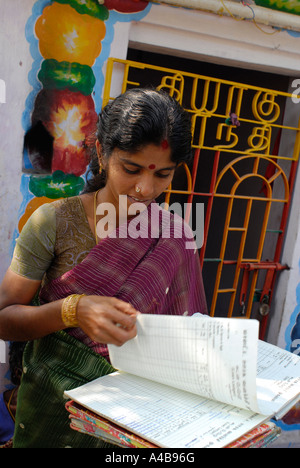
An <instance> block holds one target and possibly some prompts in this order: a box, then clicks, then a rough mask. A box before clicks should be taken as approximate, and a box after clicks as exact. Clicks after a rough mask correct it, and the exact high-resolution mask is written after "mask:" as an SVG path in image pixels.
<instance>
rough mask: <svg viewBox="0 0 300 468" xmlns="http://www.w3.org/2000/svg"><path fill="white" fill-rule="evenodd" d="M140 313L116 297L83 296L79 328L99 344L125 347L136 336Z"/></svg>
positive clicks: (80, 306) (79, 314) (78, 307)
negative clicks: (137, 320) (137, 319)
mask: <svg viewBox="0 0 300 468" xmlns="http://www.w3.org/2000/svg"><path fill="white" fill-rule="evenodd" d="M138 313H139V312H138V311H136V310H135V309H134V307H132V305H131V304H129V303H127V302H124V301H122V300H120V299H117V298H115V297H106V296H83V297H82V298H81V299H80V300H79V303H78V305H77V320H78V324H79V327H80V328H81V329H82V330H83V331H84V332H85V333H86V334H87V335H88V336H89V337H90V338H91V340H93V341H96V342H98V343H105V344H114V345H116V346H121V345H123V344H124V343H125V342H126V341H128V340H131V339H132V338H134V337H135V336H136V333H137V330H136V318H137V315H138Z"/></svg>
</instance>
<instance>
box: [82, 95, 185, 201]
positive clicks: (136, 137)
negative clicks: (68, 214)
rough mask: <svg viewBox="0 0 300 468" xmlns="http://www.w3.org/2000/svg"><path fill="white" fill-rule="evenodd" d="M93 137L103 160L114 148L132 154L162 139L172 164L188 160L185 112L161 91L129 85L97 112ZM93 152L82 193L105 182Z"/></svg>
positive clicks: (94, 188) (104, 176) (97, 187)
mask: <svg viewBox="0 0 300 468" xmlns="http://www.w3.org/2000/svg"><path fill="white" fill-rule="evenodd" d="M96 138H97V139H98V141H99V143H100V144H101V148H102V157H103V158H104V159H106V160H107V159H108V158H109V157H110V155H111V153H112V152H113V150H114V149H115V148H118V149H120V150H122V151H127V152H131V153H135V152H137V151H139V150H140V149H141V148H143V147H144V146H146V145H148V144H154V145H160V144H161V143H162V142H163V141H164V140H166V141H167V142H168V144H169V146H170V148H171V160H172V161H173V162H175V163H176V164H179V163H180V162H187V163H188V162H189V161H190V160H191V157H192V148H191V140H192V135H191V121H190V117H189V114H188V113H187V112H186V111H185V110H184V109H183V108H182V107H181V105H180V104H179V103H178V102H177V101H176V100H175V99H174V98H173V97H171V96H170V95H169V94H167V93H166V92H164V91H161V90H160V91H158V90H155V89H145V88H133V89H130V90H128V91H126V92H125V93H124V94H121V95H120V96H118V97H117V98H116V99H114V100H113V101H111V102H109V103H108V104H107V105H106V106H105V107H104V109H103V110H102V112H101V114H100V115H99V118H98V126H97V133H96ZM93 151H94V153H93V156H92V158H91V163H90V166H89V171H88V174H87V185H86V188H85V190H84V191H85V192H90V191H94V190H97V189H99V188H101V187H103V186H104V185H105V182H106V174H105V172H104V171H103V172H102V174H99V163H98V158H97V154H96V151H95V149H93Z"/></svg>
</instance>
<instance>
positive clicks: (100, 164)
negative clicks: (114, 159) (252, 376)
mask: <svg viewBox="0 0 300 468" xmlns="http://www.w3.org/2000/svg"><path fill="white" fill-rule="evenodd" d="M102 171H103V164H102V161H101V160H99V174H100V175H101V174H102Z"/></svg>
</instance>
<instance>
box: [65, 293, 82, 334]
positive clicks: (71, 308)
mask: <svg viewBox="0 0 300 468" xmlns="http://www.w3.org/2000/svg"><path fill="white" fill-rule="evenodd" d="M82 296H85V294H71V295H70V296H67V297H66V298H65V299H64V301H63V303H62V306H61V318H62V321H63V322H64V324H65V326H66V327H67V328H70V327H78V321H77V305H78V302H79V299H80V298H81V297H82Z"/></svg>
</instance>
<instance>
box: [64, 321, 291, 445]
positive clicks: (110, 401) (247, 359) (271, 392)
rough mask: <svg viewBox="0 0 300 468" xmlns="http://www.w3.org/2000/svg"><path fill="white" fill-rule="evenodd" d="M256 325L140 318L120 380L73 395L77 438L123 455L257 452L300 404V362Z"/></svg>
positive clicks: (114, 358)
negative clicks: (124, 450) (134, 451)
mask: <svg viewBox="0 0 300 468" xmlns="http://www.w3.org/2000/svg"><path fill="white" fill-rule="evenodd" d="M258 329H259V323H258V322H257V321H256V320H241V319H232V318H230V319H226V318H224V319H222V318H211V317H207V316H197V317H178V316H154V315H140V316H139V317H138V333H137V336H136V338H134V339H133V340H130V341H129V342H127V343H126V344H125V345H123V346H122V347H116V346H112V345H109V355H110V359H111V363H112V365H113V366H114V367H115V368H116V369H118V370H117V371H116V372H114V373H112V374H109V375H106V376H103V377H100V378H98V379H96V380H94V381H93V382H89V383H87V384H86V385H83V386H81V387H78V388H76V389H73V390H68V391H65V396H66V397H67V398H68V399H69V401H68V402H67V404H66V408H67V410H68V412H69V414H70V420H71V427H72V428H73V429H74V430H77V431H80V432H83V433H87V434H90V435H91V436H94V437H99V438H101V439H103V440H106V441H109V442H112V443H113V444H115V445H116V446H120V447H128V448H129V447H131V448H133V447H136V448H142V447H143V448H157V447H161V448H186V449H194V448H225V447H228V448H235V447H243V448H246V447H247V448H248V447H251V448H254V447H266V446H267V445H269V444H270V443H271V442H273V441H274V439H275V438H277V437H278V436H279V434H280V428H279V427H277V426H276V424H274V422H272V420H276V419H281V418H282V417H283V416H284V415H285V414H286V413H287V412H288V411H289V410H290V409H291V408H292V407H293V406H294V405H295V404H296V403H297V402H298V401H299V400H300V357H299V356H297V355H296V354H292V353H290V352H288V351H285V350H282V349H280V348H278V347H277V346H274V345H271V344H268V343H265V342H263V341H260V340H259V339H258V332H259V330H258Z"/></svg>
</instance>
